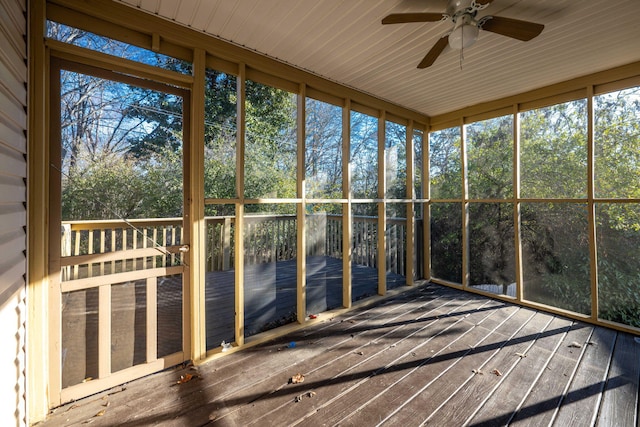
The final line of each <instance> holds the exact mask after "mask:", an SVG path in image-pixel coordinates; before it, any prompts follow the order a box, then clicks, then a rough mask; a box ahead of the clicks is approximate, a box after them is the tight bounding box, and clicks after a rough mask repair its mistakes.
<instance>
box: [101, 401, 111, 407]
mask: <svg viewBox="0 0 640 427" xmlns="http://www.w3.org/2000/svg"><path fill="white" fill-rule="evenodd" d="M110 405H111V402H109V401H108V400H107V401H106V402H104V403H103V404H102V406H104V407H105V408H108V407H109V406H110Z"/></svg>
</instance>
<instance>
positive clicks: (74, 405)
mask: <svg viewBox="0 0 640 427" xmlns="http://www.w3.org/2000/svg"><path fill="white" fill-rule="evenodd" d="M77 407H78V405H76V404H75V403H74V404H73V405H71V406H69V407H68V408H67V410H66V411H65V412H68V411H70V410H72V409H76V408H77Z"/></svg>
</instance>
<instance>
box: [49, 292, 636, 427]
mask: <svg viewBox="0 0 640 427" xmlns="http://www.w3.org/2000/svg"><path fill="white" fill-rule="evenodd" d="M291 342H295V343H296V345H295V347H294V348H290V347H289V345H288V344H289V343H291ZM573 342H577V343H580V344H581V346H580V347H576V346H572V345H570V344H571V343H573ZM639 350H640V344H638V343H636V342H635V340H634V337H633V336H632V335H630V334H625V333H621V332H616V331H614V330H611V329H607V328H604V327H601V326H593V325H588V324H584V323H581V322H576V321H572V320H569V319H566V318H563V317H560V316H555V315H551V314H547V313H543V312H539V311H536V310H533V309H530V308H524V307H518V306H516V305H513V304H510V303H506V302H503V301H498V300H493V299H489V298H485V297H482V296H478V295H474V294H470V293H465V292H461V291H458V290H455V289H451V288H446V287H441V286H437V285H433V284H425V285H420V286H416V287H415V288H412V289H410V290H408V291H407V292H403V293H400V294H398V295H395V296H393V297H390V298H389V299H385V300H383V301H382V302H380V303H376V304H374V305H370V306H361V307H356V308H355V309H353V310H351V311H349V312H347V313H343V314H341V315H335V316H326V318H325V319H324V320H322V321H316V322H310V324H309V325H308V326H307V327H305V328H303V329H299V330H297V331H295V332H293V333H291V334H288V335H286V336H283V337H281V338H278V339H275V340H273V341H270V342H268V343H265V344H262V345H258V346H255V347H251V348H247V349H245V350H243V351H239V352H233V353H230V354H228V355H225V356H224V357H220V358H218V359H215V360H212V361H210V362H208V363H205V364H203V365H200V366H197V367H193V366H191V367H188V366H187V367H178V368H175V369H170V370H167V371H164V372H160V373H157V374H154V375H151V376H148V377H146V378H141V379H138V380H135V381H131V382H130V383H128V384H125V385H124V386H120V387H115V388H113V389H111V390H107V391H105V392H102V393H99V394H97V395H95V396H91V397H88V398H86V399H83V400H80V401H77V402H73V403H71V404H67V405H65V406H63V407H61V408H57V409H56V410H55V411H53V413H52V414H51V415H50V417H49V419H48V420H47V421H46V422H44V423H42V425H43V426H45V427H46V426H58V425H65V426H66V425H77V426H84V425H86V424H91V425H92V426H109V425H128V426H147V425H162V426H185V425H188V426H203V425H207V426H239V425H242V426H248V425H279V426H280V425H282V426H291V425H301V426H303V425H340V426H362V425H378V424H384V425H390V426H395V425H400V426H402V427H408V426H414V425H415V426H418V425H438V426H440V425H473V426H494V425H505V424H508V423H509V422H510V423H512V424H513V425H524V424H529V425H541V424H544V425H557V426H566V425H592V424H597V425H616V426H635V425H636V422H637V420H638V415H637V414H638V379H639V378H640V356H639V354H640V351H639ZM493 369H498V370H499V371H500V374H501V375H496V374H494V373H492V371H493ZM474 370H475V371H476V372H475V373H474ZM478 370H480V371H482V374H479V373H477V372H478ZM298 372H300V373H302V374H304V375H305V381H304V382H303V383H300V384H289V382H288V380H289V378H291V376H292V375H294V374H296V373H298ZM187 373H191V374H196V375H197V377H196V378H195V379H193V380H191V381H189V382H187V383H184V384H177V380H178V379H179V378H180V376H181V375H185V374H187ZM296 398H298V399H296ZM296 400H299V401H298V402H296ZM98 414H101V415H98Z"/></svg>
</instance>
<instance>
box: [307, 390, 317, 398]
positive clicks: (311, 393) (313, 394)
mask: <svg viewBox="0 0 640 427" xmlns="http://www.w3.org/2000/svg"><path fill="white" fill-rule="evenodd" d="M315 395H316V392H315V391H310V392H309V393H307V396H309V397H313V396H315Z"/></svg>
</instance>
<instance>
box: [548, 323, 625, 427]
mask: <svg viewBox="0 0 640 427" xmlns="http://www.w3.org/2000/svg"><path fill="white" fill-rule="evenodd" d="M616 336H617V332H616V331H614V330H611V329H607V328H603V327H596V328H594V330H593V333H592V334H591V337H590V338H589V342H588V343H587V346H586V348H585V349H584V350H585V352H584V357H583V358H582V360H581V361H580V365H579V367H578V371H577V372H576V375H575V377H574V378H573V381H572V383H571V387H570V388H569V390H568V393H567V395H566V396H565V398H564V400H563V402H562V406H561V407H560V410H559V411H558V415H557V416H556V419H555V421H554V422H555V423H556V424H557V425H560V426H562V425H572V424H573V425H580V426H586V425H593V422H594V420H595V417H596V416H597V414H598V408H599V407H600V402H601V399H602V393H603V391H604V386H605V381H606V380H607V374H608V373H609V366H610V363H611V356H612V354H613V346H614V344H615V341H616Z"/></svg>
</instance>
